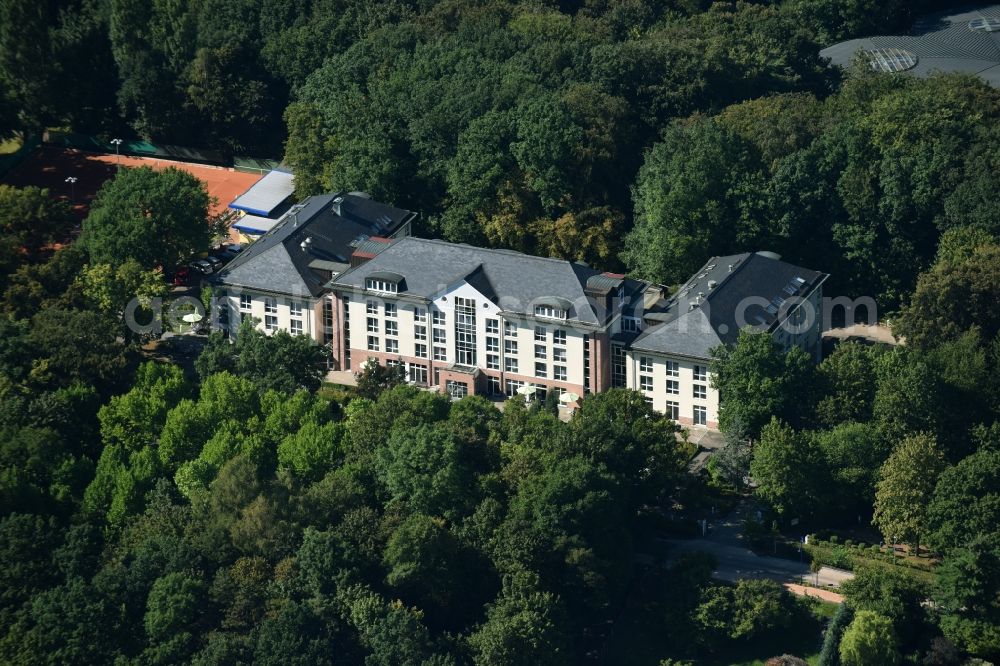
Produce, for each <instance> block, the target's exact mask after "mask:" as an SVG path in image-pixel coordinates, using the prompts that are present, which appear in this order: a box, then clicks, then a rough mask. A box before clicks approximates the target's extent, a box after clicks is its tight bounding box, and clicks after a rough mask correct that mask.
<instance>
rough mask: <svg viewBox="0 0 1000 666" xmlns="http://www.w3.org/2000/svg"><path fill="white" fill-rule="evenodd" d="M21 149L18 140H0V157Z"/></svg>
mask: <svg viewBox="0 0 1000 666" xmlns="http://www.w3.org/2000/svg"><path fill="white" fill-rule="evenodd" d="M20 147H21V140H20V139H3V140H0V155H10V154H11V153H13V152H16V151H17V149H18V148H20Z"/></svg>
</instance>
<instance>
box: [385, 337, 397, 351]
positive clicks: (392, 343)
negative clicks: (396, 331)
mask: <svg viewBox="0 0 1000 666" xmlns="http://www.w3.org/2000/svg"><path fill="white" fill-rule="evenodd" d="M385 350H386V351H387V352H389V353H390V354H398V353H399V340H396V339H394V338H386V339H385Z"/></svg>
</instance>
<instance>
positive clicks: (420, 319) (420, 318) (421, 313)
mask: <svg viewBox="0 0 1000 666" xmlns="http://www.w3.org/2000/svg"><path fill="white" fill-rule="evenodd" d="M413 321H414V322H415V323H418V324H425V323H427V310H424V309H423V308H413Z"/></svg>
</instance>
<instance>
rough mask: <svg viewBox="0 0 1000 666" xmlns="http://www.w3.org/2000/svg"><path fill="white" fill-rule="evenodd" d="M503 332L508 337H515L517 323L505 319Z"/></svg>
mask: <svg viewBox="0 0 1000 666" xmlns="http://www.w3.org/2000/svg"><path fill="white" fill-rule="evenodd" d="M503 334H504V336H506V337H508V338H516V337H517V324H515V323H514V322H512V321H505V322H504V323H503Z"/></svg>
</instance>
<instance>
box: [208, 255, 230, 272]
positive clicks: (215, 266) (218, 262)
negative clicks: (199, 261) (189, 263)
mask: <svg viewBox="0 0 1000 666" xmlns="http://www.w3.org/2000/svg"><path fill="white" fill-rule="evenodd" d="M205 261H207V262H208V263H209V264H211V265H212V270H213V271H217V270H219V269H220V268H222V266H223V265H224V264H225V263H226V262H224V261H223V260H222V259H219V258H218V257H214V256H212V255H208V256H207V257H205Z"/></svg>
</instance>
